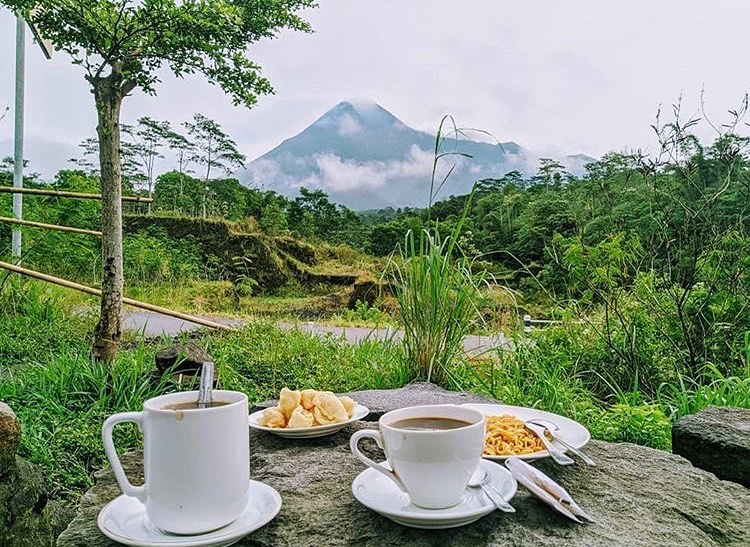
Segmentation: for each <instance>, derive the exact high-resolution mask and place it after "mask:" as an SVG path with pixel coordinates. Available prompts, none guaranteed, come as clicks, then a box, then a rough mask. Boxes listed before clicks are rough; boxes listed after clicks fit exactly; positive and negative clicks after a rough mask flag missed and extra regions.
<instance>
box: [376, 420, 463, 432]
mask: <svg viewBox="0 0 750 547" xmlns="http://www.w3.org/2000/svg"><path fill="white" fill-rule="evenodd" d="M390 425H391V427H395V428H396V429H406V430H409V431H444V430H447V429H458V428H459V427H466V426H468V425H471V422H467V421H464V420H456V419H455V418H406V419H404V420H398V421H397V422H393V423H392V424H390Z"/></svg>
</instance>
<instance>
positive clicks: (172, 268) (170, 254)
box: [123, 228, 203, 283]
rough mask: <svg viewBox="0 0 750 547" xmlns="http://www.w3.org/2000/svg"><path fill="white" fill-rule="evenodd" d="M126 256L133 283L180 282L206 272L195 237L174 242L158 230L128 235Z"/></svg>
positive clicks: (127, 275) (124, 243) (125, 242)
mask: <svg viewBox="0 0 750 547" xmlns="http://www.w3.org/2000/svg"><path fill="white" fill-rule="evenodd" d="M123 254H124V262H125V279H126V280H127V281H128V282H132V283H159V282H163V281H170V282H173V283H178V282H180V281H185V280H188V279H192V278H197V277H199V276H200V275H201V273H202V270H203V263H202V260H201V247H200V245H199V244H198V242H197V241H196V240H195V238H192V237H187V238H185V239H180V240H176V239H171V238H169V237H167V235H166V233H165V232H164V231H163V230H159V229H158V228H150V229H148V230H146V231H144V232H137V233H135V234H133V235H129V236H127V237H126V238H125V239H124V241H123Z"/></svg>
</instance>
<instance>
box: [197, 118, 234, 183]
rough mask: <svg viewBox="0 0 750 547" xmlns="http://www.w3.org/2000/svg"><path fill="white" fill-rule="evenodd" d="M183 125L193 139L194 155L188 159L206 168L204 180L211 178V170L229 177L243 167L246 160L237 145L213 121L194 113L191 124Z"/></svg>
mask: <svg viewBox="0 0 750 547" xmlns="http://www.w3.org/2000/svg"><path fill="white" fill-rule="evenodd" d="M183 125H184V126H185V128H186V129H187V132H188V135H190V137H192V139H193V146H194V150H195V153H194V154H193V155H192V157H191V158H190V159H191V160H193V161H194V162H196V163H197V164H198V165H203V166H205V168H206V175H205V177H204V180H208V179H209V178H210V177H211V169H220V170H222V171H224V173H225V174H227V175H230V174H231V173H232V171H233V170H235V169H239V168H240V167H242V166H243V165H244V163H245V160H246V159H247V158H246V157H245V156H243V155H242V154H241V153H240V151H239V150H238V149H237V143H236V142H234V141H233V140H232V139H231V138H230V137H229V135H227V134H226V133H225V132H224V131H223V130H222V128H221V126H220V125H219V124H218V123H216V122H215V121H214V120H212V119H210V118H207V117H206V116H204V115H203V114H200V113H197V112H196V114H195V115H194V116H193V122H192V123H191V122H185V123H184V124H183Z"/></svg>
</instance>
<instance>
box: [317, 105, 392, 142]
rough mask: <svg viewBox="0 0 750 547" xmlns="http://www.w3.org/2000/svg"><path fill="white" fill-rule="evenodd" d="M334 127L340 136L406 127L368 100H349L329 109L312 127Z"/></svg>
mask: <svg viewBox="0 0 750 547" xmlns="http://www.w3.org/2000/svg"><path fill="white" fill-rule="evenodd" d="M316 125H317V126H331V125H332V126H334V127H336V128H337V129H338V130H339V132H340V133H341V134H342V135H346V134H355V133H357V132H358V131H359V130H361V129H363V128H364V127H369V128H373V129H376V130H377V129H384V128H391V127H406V126H405V124H404V123H403V122H402V121H401V120H399V119H398V118H397V117H396V116H394V115H393V114H391V113H390V112H388V111H387V110H386V109H385V108H383V107H382V106H380V105H379V104H378V103H376V102H375V101H373V100H370V99H350V100H348V101H341V102H340V103H338V104H337V105H335V106H333V107H332V108H329V109H328V110H327V111H326V113H325V114H323V115H322V116H321V117H320V118H318V119H317V120H316V121H315V122H314V123H313V126H316Z"/></svg>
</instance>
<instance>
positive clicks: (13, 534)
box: [0, 402, 73, 547]
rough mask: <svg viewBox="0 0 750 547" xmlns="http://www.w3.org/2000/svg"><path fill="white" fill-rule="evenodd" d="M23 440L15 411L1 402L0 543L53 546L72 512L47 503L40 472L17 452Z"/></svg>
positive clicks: (11, 546) (10, 546) (20, 546)
mask: <svg viewBox="0 0 750 547" xmlns="http://www.w3.org/2000/svg"><path fill="white" fill-rule="evenodd" d="M20 440H21V426H20V424H19V423H18V419H17V418H16V415H15V413H14V412H13V411H12V410H11V409H10V407H9V406H8V405H6V404H5V403H2V402H0V545H1V546H2V547H46V546H49V547H52V546H53V545H54V544H55V539H56V538H57V536H58V534H60V532H62V531H63V530H64V529H65V527H66V526H67V525H68V523H69V522H70V520H71V519H72V518H73V515H72V514H71V512H70V511H69V510H67V509H65V508H64V507H61V506H59V505H57V504H56V503H48V502H47V490H46V488H45V485H44V476H43V475H42V473H41V471H40V470H39V468H37V467H36V466H35V465H32V464H30V463H29V462H27V461H25V460H24V459H23V458H20V457H18V456H17V455H16V451H17V449H18V444H19V442H20Z"/></svg>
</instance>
